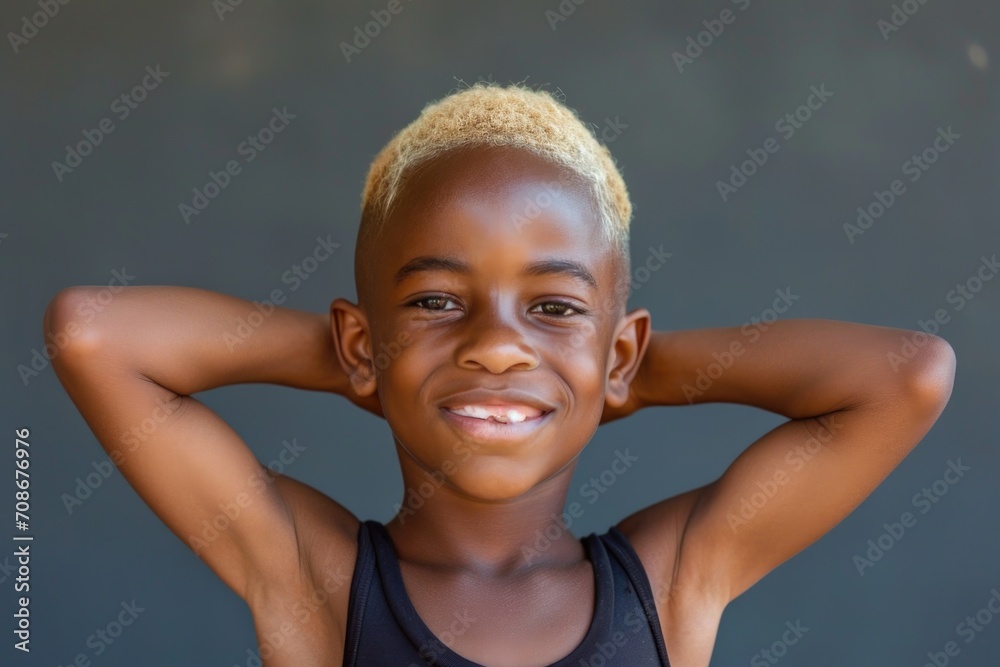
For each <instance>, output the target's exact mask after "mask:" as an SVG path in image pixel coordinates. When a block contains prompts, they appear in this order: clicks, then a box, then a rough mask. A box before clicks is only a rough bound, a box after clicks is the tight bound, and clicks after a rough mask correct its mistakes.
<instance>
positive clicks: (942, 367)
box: [903, 334, 957, 412]
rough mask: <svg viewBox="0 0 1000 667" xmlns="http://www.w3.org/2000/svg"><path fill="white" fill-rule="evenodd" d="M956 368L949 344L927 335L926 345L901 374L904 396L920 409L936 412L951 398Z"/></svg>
mask: <svg viewBox="0 0 1000 667" xmlns="http://www.w3.org/2000/svg"><path fill="white" fill-rule="evenodd" d="M956 365H957V359H956V356H955V350H954V348H952V346H951V344H950V343H948V341H946V340H945V339H943V338H941V337H939V336H934V335H930V334H928V335H927V342H926V343H925V344H924V345H922V346H920V350H919V352H918V354H916V355H915V356H914V357H913V358H912V359H911V360H910V363H908V364H907V369H906V372H905V373H903V375H904V376H905V391H906V394H907V395H908V396H909V397H910V398H911V400H912V401H914V403H916V404H917V405H919V406H920V407H922V408H925V409H928V410H932V411H936V412H940V411H941V410H943V409H944V407H945V405H947V404H948V400H949V399H950V398H951V392H952V389H953V387H954V385H955V369H956Z"/></svg>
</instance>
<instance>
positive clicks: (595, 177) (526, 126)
mask: <svg viewBox="0 0 1000 667" xmlns="http://www.w3.org/2000/svg"><path fill="white" fill-rule="evenodd" d="M473 146H504V147H512V148H520V149H525V150H528V151H530V152H532V153H534V154H536V155H538V156H540V157H542V158H543V159H546V160H549V161H552V162H554V163H556V164H559V165H561V166H563V167H565V168H567V169H569V170H571V171H572V172H574V173H575V174H577V175H578V176H579V177H580V178H581V180H582V181H583V182H584V183H585V184H586V185H587V186H588V189H589V190H590V194H591V196H592V199H593V202H594V203H595V204H596V208H597V211H598V214H599V218H600V220H599V222H600V225H601V231H602V233H603V238H604V240H605V241H606V242H608V243H609V244H611V246H612V247H613V250H614V251H615V254H616V259H617V262H616V264H617V271H616V273H617V274H618V275H616V281H617V285H615V286H614V293H615V298H616V301H618V302H619V304H620V306H621V308H624V305H625V301H627V299H628V296H629V292H630V287H631V284H630V274H631V265H630V258H629V224H630V222H631V219H632V203H631V201H630V199H629V194H628V189H627V188H626V187H625V180H624V178H623V177H622V174H621V173H620V172H619V170H618V166H617V164H616V162H615V159H614V158H613V157H612V155H611V152H610V151H609V150H608V148H607V146H605V145H604V144H602V143H601V142H600V141H598V139H597V136H596V135H595V133H594V131H593V130H592V129H591V128H590V127H589V126H587V125H585V124H584V123H583V122H582V121H581V120H580V118H579V117H578V116H577V114H576V112H575V111H574V110H573V109H571V108H569V107H567V106H566V105H565V104H563V103H562V102H561V101H560V100H559V99H557V98H556V97H555V96H554V95H553V94H552V93H549V92H548V91H545V90H533V89H530V88H527V87H525V86H524V85H522V84H510V85H508V86H501V85H499V84H496V83H493V82H484V81H479V82H477V83H476V84H474V85H472V86H470V87H468V88H466V89H464V90H458V91H457V92H452V93H450V94H449V95H447V96H446V97H444V98H442V99H440V100H438V101H437V102H433V103H429V104H427V105H426V106H425V107H424V109H423V111H421V113H420V116H418V117H417V118H416V119H415V120H414V121H413V122H411V123H410V124H409V125H407V126H406V127H405V128H403V129H402V130H400V131H399V132H397V133H396V134H395V135H394V136H393V137H392V139H390V141H389V143H387V144H386V145H385V147H383V148H382V150H381V151H380V152H379V153H378V155H376V156H375V159H374V160H373V161H372V163H371V166H370V167H369V170H368V176H367V178H366V180H365V185H364V190H363V192H362V195H361V225H360V228H359V230H358V243H357V255H356V257H355V275H356V278H357V279H359V285H358V289H359V296H360V291H361V285H360V280H362V279H363V272H365V267H361V266H359V264H360V263H362V262H363V257H364V255H366V254H367V253H365V252H364V251H363V250H362V247H363V246H365V247H368V246H369V245H370V244H372V243H374V242H375V240H376V239H377V238H378V237H379V236H380V234H381V231H382V229H383V227H384V225H385V221H386V220H387V219H388V217H389V214H390V213H391V211H392V208H393V205H394V203H395V202H396V201H397V200H398V199H399V195H400V191H401V189H402V188H403V186H404V181H405V177H406V176H408V175H409V174H410V173H411V172H412V170H414V168H415V167H417V166H418V165H422V164H424V163H425V162H427V161H429V160H431V159H433V158H436V157H439V156H441V155H443V154H444V153H446V152H448V151H450V150H453V149H457V148H468V147H473Z"/></svg>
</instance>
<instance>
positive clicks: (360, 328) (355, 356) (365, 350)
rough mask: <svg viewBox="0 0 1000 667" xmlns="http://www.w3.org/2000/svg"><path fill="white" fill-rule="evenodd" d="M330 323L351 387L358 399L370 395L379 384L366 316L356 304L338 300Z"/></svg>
mask: <svg viewBox="0 0 1000 667" xmlns="http://www.w3.org/2000/svg"><path fill="white" fill-rule="evenodd" d="M330 323H331V326H332V327H333V345H334V349H335V350H336V351H337V360H338V361H339V362H340V367H341V368H342V369H343V370H344V373H346V374H347V377H348V378H349V379H350V381H351V387H352V388H353V389H354V392H355V393H356V394H357V395H358V396H371V395H372V394H374V393H375V391H376V389H377V386H378V385H377V383H376V379H375V364H374V363H373V360H372V354H371V349H372V346H371V335H370V333H369V328H368V318H367V316H366V315H365V313H364V311H362V310H361V308H359V307H358V306H357V305H355V304H353V303H351V302H350V301H348V300H346V299H341V298H337V299H334V300H333V302H332V303H331V304H330Z"/></svg>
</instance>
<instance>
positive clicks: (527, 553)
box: [386, 461, 583, 576]
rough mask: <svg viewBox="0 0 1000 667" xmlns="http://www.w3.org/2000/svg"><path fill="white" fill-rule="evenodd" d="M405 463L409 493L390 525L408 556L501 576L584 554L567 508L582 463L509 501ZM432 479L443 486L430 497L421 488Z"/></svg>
mask: <svg viewBox="0 0 1000 667" xmlns="http://www.w3.org/2000/svg"><path fill="white" fill-rule="evenodd" d="M402 467H403V481H404V486H405V489H406V493H405V495H406V497H405V498H404V501H403V505H402V507H401V508H400V510H399V512H398V513H397V514H396V516H395V517H393V519H392V520H391V521H390V522H389V523H388V524H387V525H386V527H387V529H388V531H389V534H390V536H391V537H392V541H393V544H394V545H395V547H396V550H397V552H398V553H399V556H400V558H401V559H404V560H408V561H411V562H416V563H421V564H423V565H427V566H431V567H442V568H458V569H466V570H476V571H479V572H482V573H484V574H495V575H498V576H500V575H512V574H517V573H518V572H521V571H524V570H528V569H531V568H534V567H536V566H538V565H545V564H565V563H569V562H576V561H578V560H580V558H581V557H582V554H583V547H582V545H581V544H580V541H579V540H578V539H577V538H576V537H574V536H573V533H572V532H571V531H570V528H571V527H572V523H571V522H572V521H573V517H572V516H564V515H563V507H564V505H565V503H566V495H567V491H568V489H569V483H570V479H571V477H572V475H573V469H574V468H575V467H576V466H575V463H574V464H571V465H568V466H566V468H564V469H563V470H561V471H560V472H559V473H557V474H556V475H554V476H553V477H551V478H549V479H548V480H546V481H544V482H542V483H541V484H539V485H538V486H536V487H534V488H532V489H530V490H529V491H527V492H525V493H524V494H522V495H520V496H518V497H516V498H512V499H509V500H504V501H486V500H481V499H477V498H473V497H471V496H469V495H467V494H464V493H462V492H461V491H459V490H458V489H456V488H455V487H454V486H452V485H451V484H450V483H449V482H448V481H447V480H446V481H445V482H444V483H443V484H441V483H440V481H441V480H440V479H438V480H436V481H435V480H433V478H432V477H431V476H430V475H429V474H428V473H427V472H426V471H425V470H423V469H422V468H420V467H419V466H417V465H415V464H414V463H413V462H412V461H410V462H404V463H403V464H402ZM427 482H430V483H431V484H432V485H433V488H434V489H435V490H434V491H433V493H431V494H429V495H428V496H427V497H426V498H425V497H424V496H423V495H421V494H419V493H418V490H419V489H421V488H423V489H424V490H425V491H426V490H427V489H428V488H429V487H428V486H427V485H426V483H427ZM421 485H423V487H421ZM425 495H426V494H425ZM421 500H422V501H423V502H422V503H421V502H420V501H421Z"/></svg>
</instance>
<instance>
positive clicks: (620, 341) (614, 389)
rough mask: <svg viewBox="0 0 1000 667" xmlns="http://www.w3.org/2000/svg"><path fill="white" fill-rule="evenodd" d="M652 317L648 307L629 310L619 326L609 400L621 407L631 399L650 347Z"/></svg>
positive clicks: (610, 370) (610, 368)
mask: <svg viewBox="0 0 1000 667" xmlns="http://www.w3.org/2000/svg"><path fill="white" fill-rule="evenodd" d="M651 328H652V318H651V316H650V314H649V311H648V310H646V309H645V308H636V309H635V310H633V311H632V312H631V313H626V314H625V317H623V318H622V319H621V321H620V322H619V323H618V326H617V328H616V330H615V335H614V344H613V346H612V348H611V355H610V356H609V357H608V386H607V392H606V397H605V402H606V403H607V404H608V405H609V406H611V407H615V408H617V407H621V406H622V405H624V404H625V403H626V402H627V401H628V400H629V396H630V394H629V389H630V387H631V385H632V381H633V380H634V379H635V376H636V373H638V372H639V366H640V365H641V364H642V360H643V358H644V357H645V356H646V349H647V348H648V347H649V338H650V331H651Z"/></svg>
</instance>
